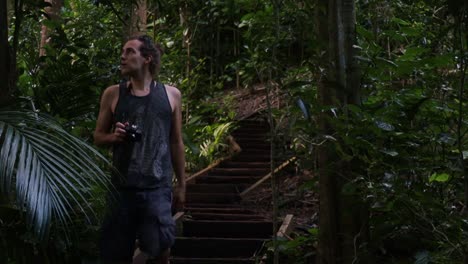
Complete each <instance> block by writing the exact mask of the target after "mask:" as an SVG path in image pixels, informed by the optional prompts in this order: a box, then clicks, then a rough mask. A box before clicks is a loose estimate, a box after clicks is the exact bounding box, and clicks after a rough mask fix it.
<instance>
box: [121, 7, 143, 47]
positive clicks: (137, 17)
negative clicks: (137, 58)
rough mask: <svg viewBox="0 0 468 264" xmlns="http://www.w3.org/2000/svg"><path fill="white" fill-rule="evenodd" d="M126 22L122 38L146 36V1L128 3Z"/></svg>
mask: <svg viewBox="0 0 468 264" xmlns="http://www.w3.org/2000/svg"><path fill="white" fill-rule="evenodd" d="M128 10H129V11H128V18H129V19H128V20H127V21H129V22H125V25H124V32H123V33H124V38H126V37H128V36H135V35H141V34H146V24H147V12H148V10H147V2H146V0H136V1H131V2H130V3H129V9H128Z"/></svg>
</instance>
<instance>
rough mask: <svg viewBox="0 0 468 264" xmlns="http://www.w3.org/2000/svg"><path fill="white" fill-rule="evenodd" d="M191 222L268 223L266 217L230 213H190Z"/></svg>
mask: <svg viewBox="0 0 468 264" xmlns="http://www.w3.org/2000/svg"><path fill="white" fill-rule="evenodd" d="M187 217H188V218H189V219H191V220H230V221H234V220H236V221H237V220H242V221H266V220H267V219H265V217H264V216H262V215H257V214H229V213H203V212H202V213H197V212H193V213H188V214H187Z"/></svg>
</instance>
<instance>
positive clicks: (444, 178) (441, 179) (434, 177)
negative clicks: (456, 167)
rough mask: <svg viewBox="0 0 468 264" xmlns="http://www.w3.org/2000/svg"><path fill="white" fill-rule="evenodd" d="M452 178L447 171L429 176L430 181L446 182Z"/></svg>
mask: <svg viewBox="0 0 468 264" xmlns="http://www.w3.org/2000/svg"><path fill="white" fill-rule="evenodd" d="M449 179H450V175H448V174H447V173H434V174H432V175H431V177H430V178H429V182H434V181H436V182H446V181H448V180H449Z"/></svg>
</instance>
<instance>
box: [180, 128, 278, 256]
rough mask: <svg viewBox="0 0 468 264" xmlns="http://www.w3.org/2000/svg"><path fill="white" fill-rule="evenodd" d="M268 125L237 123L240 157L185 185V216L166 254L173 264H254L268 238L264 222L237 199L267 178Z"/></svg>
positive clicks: (270, 229)
mask: <svg viewBox="0 0 468 264" xmlns="http://www.w3.org/2000/svg"><path fill="white" fill-rule="evenodd" d="M267 135H268V124H267V123H266V122H265V121H264V120H262V119H250V120H244V121H241V122H240V127H239V128H238V129H237V130H236V131H234V133H233V136H234V138H235V140H236V142H237V143H238V144H239V146H240V147H241V148H242V151H241V153H240V154H238V155H237V156H235V157H233V158H232V159H230V160H228V161H224V162H222V163H220V164H219V165H218V166H216V167H214V168H211V169H210V170H208V171H206V172H205V173H204V174H203V175H201V176H199V177H197V178H196V179H195V180H194V183H189V184H188V185H187V195H186V208H185V215H184V216H183V217H182V220H181V221H180V235H179V236H178V237H177V239H176V242H175V245H174V247H173V248H172V251H171V255H172V257H171V263H173V264H179V263H180V264H181V263H184V264H214V263H256V258H260V257H261V256H259V251H260V250H261V249H262V247H263V246H264V243H265V242H266V241H267V240H269V239H271V238H272V235H273V224H272V222H271V220H270V219H266V218H265V217H264V216H262V215H259V214H257V213H256V212H254V211H252V210H249V209H246V207H245V206H243V205H242V204H241V196H240V193H241V192H242V191H243V190H245V189H246V188H248V187H249V186H251V185H252V184H254V183H255V182H257V181H258V180H260V179H261V178H262V177H264V176H265V175H267V174H268V173H269V172H270V144H269V142H268V136H267Z"/></svg>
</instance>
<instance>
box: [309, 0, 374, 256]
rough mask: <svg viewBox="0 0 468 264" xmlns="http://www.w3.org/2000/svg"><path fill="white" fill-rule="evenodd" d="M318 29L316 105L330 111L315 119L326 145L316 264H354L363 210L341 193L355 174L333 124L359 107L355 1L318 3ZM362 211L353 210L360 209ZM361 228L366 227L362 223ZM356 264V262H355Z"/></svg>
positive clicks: (350, 195) (353, 195) (320, 163)
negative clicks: (320, 48) (342, 155)
mask: <svg viewBox="0 0 468 264" xmlns="http://www.w3.org/2000/svg"><path fill="white" fill-rule="evenodd" d="M318 4H319V7H318V8H317V12H319V14H318V16H317V18H318V30H319V39H321V43H323V45H324V46H323V49H324V50H325V51H326V52H325V53H323V55H322V56H323V57H322V59H321V60H320V61H321V62H322V68H323V69H325V71H324V72H323V76H321V81H320V83H319V102H320V104H321V105H322V106H323V107H324V109H330V110H328V111H326V112H323V114H322V115H321V116H320V118H319V127H320V131H321V133H322V135H323V136H326V137H327V138H329V139H332V140H329V141H328V143H326V144H323V145H322V146H320V148H319V153H318V166H319V173H320V191H319V192H320V222H319V227H320V245H319V254H320V263H323V264H325V263H327V264H332V263H352V262H353V261H355V260H356V259H357V256H356V255H355V252H356V247H359V245H360V244H359V242H360V241H362V240H363V238H365V234H366V232H361V228H362V218H363V214H362V212H364V213H365V208H364V207H362V206H361V203H360V200H359V197H358V196H357V194H356V193H348V192H345V191H344V187H345V186H346V184H349V183H351V182H352V181H353V178H354V177H355V175H356V173H355V171H353V167H352V163H351V161H349V160H342V159H341V158H340V156H339V154H338V152H337V150H336V145H338V144H342V141H341V140H340V135H337V130H336V128H335V126H334V123H335V122H334V121H333V120H332V119H334V118H335V114H336V113H341V114H343V115H346V111H345V109H346V106H347V105H348V104H358V103H359V81H358V80H359V76H358V71H357V66H356V61H355V59H354V57H355V56H354V53H355V51H354V48H353V45H354V43H355V39H356V36H355V11H354V0H332V1H326V0H319V1H318ZM361 207H362V209H363V210H356V208H361ZM364 226H365V225H364ZM353 263H356V262H353Z"/></svg>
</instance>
